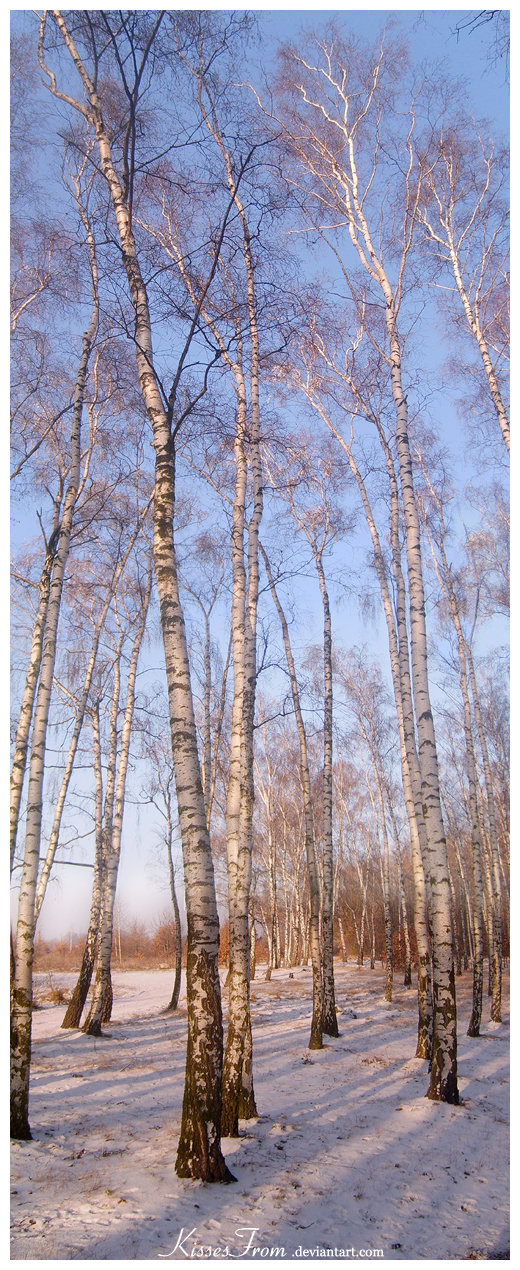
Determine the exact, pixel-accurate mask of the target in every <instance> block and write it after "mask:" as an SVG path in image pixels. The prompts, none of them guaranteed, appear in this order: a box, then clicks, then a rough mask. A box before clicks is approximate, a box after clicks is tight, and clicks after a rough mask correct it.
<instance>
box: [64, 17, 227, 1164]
mask: <svg viewBox="0 0 520 1270" xmlns="http://www.w3.org/2000/svg"><path fill="white" fill-rule="evenodd" d="M54 16H55V21H56V23H57V25H58V28H59V30H60V32H61V34H62V37H63V40H64V42H65V44H66V46H67V48H68V50H69V52H70V54H71V57H72V59H73V61H74V64H75V66H76V69H77V71H78V73H79V75H80V76H81V79H82V83H83V87H84V91H85V95H86V98H87V101H88V104H89V115H90V118H91V121H92V124H93V127H94V129H95V134H96V139H97V142H98V147H99V153H100V160H101V168H102V172H103V175H104V177H105V179H106V181H107V184H108V187H109V190H110V195H111V199H112V205H113V208H114V213H115V217H116V221H117V227H118V232H119V239H120V243H121V248H122V256H123V264H124V267H125V270H126V275H127V279H128V285H129V291H130V296H131V299H132V304H133V309H134V319H135V350H136V360H137V368H138V373H139V380H140V385H141V391H142V394H143V399H144V403H145V406H146V410H147V413H148V417H149V419H150V423H151V426H152V430H153V444H154V449H155V499H154V564H155V573H156V578H157V588H158V592H159V600H160V610H161V628H162V635H163V644H164V654H165V662H166V677H167V684H168V698H169V706H170V726H171V736H172V756H173V764H174V771H175V783H176V789H177V803H178V812H179V823H180V829H181V838H182V850H183V859H184V871H185V893H186V913H187V924H188V948H187V968H186V1000H187V1010H188V1044H187V1052H186V1076H185V1086H184V1101H183V1109H182V1123H181V1136H180V1141H179V1147H178V1152H177V1161H176V1171H177V1173H178V1175H179V1176H181V1177H195V1178H201V1179H202V1180H205V1181H228V1180H230V1178H231V1175H230V1173H229V1170H228V1169H227V1168H226V1164H225V1161H224V1158H223V1156H222V1151H221V1147H220V1121H221V1108H222V1008H221V998H220V979H219V973H218V942H219V920H218V910H217V901H216V894H215V878H214V872H213V861H212V858H211V848H210V839H209V833H208V828H207V822H206V809H205V806H204V794H203V790H202V781H201V774H200V764H199V756H198V751H197V731H196V726H195V716H194V709H193V698H192V692H191V683H190V669H189V659H188V648H187V640H186V630H185V625H184V614H183V610H182V604H181V600H180V594H179V579H178V574H177V560H176V551H175V546H174V537H173V524H174V508H175V449H174V438H173V436H172V422H173V412H174V410H175V406H176V394H177V390H178V383H179V378H180V373H181V371H182V367H183V365H184V360H185V357H186V353H187V348H188V346H189V340H188V344H187V345H186V347H185V350H184V353H183V355H182V357H181V361H180V362H179V367H178V372H177V375H176V378H175V380H174V383H173V386H172V390H171V393H170V399H169V403H168V410H167V411H166V410H165V408H164V405H163V399H162V395H161V390H160V387H159V384H158V382H157V379H156V375H155V372H154V358H153V346H152V329H151V321H150V313H149V308H148V296H147V291H146V286H145V284H144V281H143V278H142V275H141V270H140V266H139V260H138V255H137V250H136V245H135V240H134V236H133V232H132V226H131V216H130V210H129V206H128V202H127V200H126V198H125V194H124V193H123V188H122V186H121V184H120V182H119V179H118V176H117V174H116V170H115V167H114V164H113V160H112V154H111V149H110V142H109V138H108V133H107V131H106V129H105V124H104V120H103V114H102V111H101V106H100V102H99V98H98V95H97V91H96V88H95V86H94V84H93V83H92V82H91V80H90V79H89V77H88V74H87V71H86V69H85V67H84V65H83V63H82V62H81V59H80V57H79V55H78V52H77V50H76V48H75V46H74V42H73V40H72V38H71V36H70V34H69V32H68V30H67V27H66V25H65V23H64V21H63V18H62V16H61V14H60V13H58V11H55V14H54ZM158 20H160V19H158ZM223 234H224V226H223V227H222V233H221V236H220V239H219V244H220V243H221V242H222V239H223ZM218 256H219V250H218V249H216V250H215V252H214V261H213V264H212V269H211V271H210V275H209V277H208V279H207V283H206V287H205V289H204V293H203V297H201V300H200V304H199V307H198V312H197V313H196V318H198V316H199V315H200V311H201V308H202V304H203V299H204V296H205V294H206V293H207V290H208V287H209V285H210V283H211V280H212V278H213V274H214V272H215V270H216V268H217V263H218ZM194 330H195V324H192V333H193V331H194Z"/></svg>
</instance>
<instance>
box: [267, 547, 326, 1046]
mask: <svg viewBox="0 0 520 1270" xmlns="http://www.w3.org/2000/svg"><path fill="white" fill-rule="evenodd" d="M260 549H261V552H262V557H263V561H264V564H265V569H266V573H267V578H268V581H269V587H270V590H271V595H272V597H273V601H274V604H275V608H276V611H277V613H278V617H279V619H280V625H281V627H282V634H283V642H284V648H285V657H286V661H287V668H288V672H289V681H290V685H291V694H292V699H293V706H294V714H295V718H296V726H297V729H298V739H299V743H300V779H301V786H302V794H303V803H304V814H305V850H306V855H307V869H308V876H309V891H310V903H311V918H310V948H311V960H312V982H313V994H312V1023H311V1035H310V1040H309V1049H321V1048H322V1044H323V1042H322V1019H323V982H322V972H321V954H320V942H319V921H320V891H319V881H318V868H317V863H316V848H315V841H314V818H313V811H312V795H311V781H310V773H309V760H308V755H307V737H306V733H305V725H304V722H303V716H302V712H301V706H300V693H299V688H298V680H297V677H296V668H295V665H294V659H293V655H292V649H291V642H290V639H289V629H288V626H287V622H286V619H285V614H284V611H283V609H282V606H281V603H280V600H279V598H278V593H277V590H276V586H275V582H274V578H273V574H272V571H271V566H270V564H269V560H268V558H267V555H266V553H265V551H264V548H263V547H261V548H260Z"/></svg>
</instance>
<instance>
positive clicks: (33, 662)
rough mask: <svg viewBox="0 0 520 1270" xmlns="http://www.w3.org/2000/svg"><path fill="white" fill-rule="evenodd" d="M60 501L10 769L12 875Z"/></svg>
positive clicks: (57, 501) (43, 574)
mask: <svg viewBox="0 0 520 1270" xmlns="http://www.w3.org/2000/svg"><path fill="white" fill-rule="evenodd" d="M60 502H61V494H60V497H59V498H58V497H57V498H56V499H55V502H54V515H53V518H52V527H51V533H50V536H49V540H48V542H46V544H45V560H44V564H43V569H42V572H41V577H40V586H39V593H38V608H37V610H36V617H35V620H34V626H33V633H32V641H31V652H30V656H29V668H28V670H27V675H26V679H25V686H24V691H23V697H22V704H21V707H20V717H19V720H18V726H17V729H16V736H15V740H14V756H13V765H12V769H11V791H10V795H11V807H10V840H11V871H12V868H13V864H14V853H15V850H16V836H17V832H18V818H19V815H20V802H21V798H22V789H23V782H24V776H25V769H26V765H27V751H28V747H29V735H30V731H31V720H32V716H33V709H34V700H35V697H36V688H37V684H38V676H39V674H40V665H41V659H42V650H43V637H44V631H45V622H46V618H47V609H48V607H49V596H50V590H51V576H52V567H53V563H54V557H55V554H56V547H57V545H58V538H59V527H60Z"/></svg>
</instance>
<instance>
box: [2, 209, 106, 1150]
mask: <svg viewBox="0 0 520 1270" xmlns="http://www.w3.org/2000/svg"><path fill="white" fill-rule="evenodd" d="M84 228H85V232H86V238H87V253H88V259H89V264H90V271H91V290H92V310H91V315H90V320H89V324H88V327H87V328H86V330H85V332H84V334H83V340H82V353H81V358H80V362H79V366H78V372H77V378H76V386H75V393H74V406H73V411H72V422H71V433H70V459H69V468H68V473H67V478H66V484H65V488H64V496H63V508H62V511H61V516H60V522H59V530H57V543H56V548H55V552H54V556H53V561H52V574H51V579H50V585H49V595H48V600H47V602H46V606H45V610H46V611H45V624H44V630H43V639H42V643H41V656H40V663H39V676H38V687H37V690H36V695H35V698H34V716H33V724H32V737H31V752H30V765H29V782H28V792H27V813H26V831H25V853H24V862H23V867H22V877H21V882H20V892H19V901H18V920H17V927H16V941H15V949H14V984H13V996H12V1002H13V1005H12V1017H11V1136H12V1137H14V1138H21V1139H28V1138H30V1137H31V1132H30V1127H29V1120H28V1104H29V1072H30V1056H31V1011H32V964H33V955H34V928H35V907H34V905H35V894H36V884H37V878H38V865H39V858H40V840H41V824H42V803H43V781H44V772H45V749H46V738H47V727H48V719H49V709H50V703H51V695H52V686H53V677H54V665H55V661H56V648H57V636H58V624H59V617H60V608H61V598H62V591H63V582H64V577H65V569H66V565H67V559H68V555H69V548H70V541H71V534H72V528H73V523H74V513H75V509H76V506H77V502H78V498H79V497H80V494H81V491H82V485H83V482H84V481H85V480H86V479H87V474H88V458H87V461H86V463H85V464H84V467H83V472H82V470H81V468H82V463H81V460H82V440H81V426H82V417H83V406H84V399H85V392H86V385H87V376H88V369H89V362H90V358H91V355H92V350H93V345H94V341H95V338H96V334H97V329H98V321H99V294H98V271H97V259H96V252H95V245H94V238H93V235H92V231H91V228H90V225H89V222H88V218H87V216H86V214H85V217H84ZM54 532H56V531H54ZM33 642H34V641H33ZM34 679H35V675H34V673H33V682H34ZM23 706H25V713H24V716H23V731H24V732H25V734H26V733H27V727H28V723H29V721H30V714H31V711H30V708H29V705H28V704H26V702H24V703H23ZM18 752H19V754H20V753H23V752H25V753H26V752H27V741H26V740H25V750H24V739H23V737H22V739H21V746H19V751H18ZM15 777H16V779H15V795H16V794H18V806H19V791H20V786H21V780H22V779H23V762H22V761H20V760H19V759H18V761H17V767H16V769H15ZM15 802H16V798H15Z"/></svg>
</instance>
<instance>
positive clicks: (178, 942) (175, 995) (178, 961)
mask: <svg viewBox="0 0 520 1270" xmlns="http://www.w3.org/2000/svg"><path fill="white" fill-rule="evenodd" d="M168 873H169V878H170V895H171V898H172V904H173V916H174V923H175V979H174V982H173V991H172V995H171V997H170V1000H169V1003H168V1005H167V1007H166V1010H167V1012H168V1013H170V1011H171V1013H173V1011H174V1010H176V1009H177V1006H178V1004H179V994H180V990H181V977H182V931H181V916H180V913H179V901H178V899H177V889H176V886H175V869H174V867H173V857H172V841H171V835H169V837H168Z"/></svg>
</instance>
